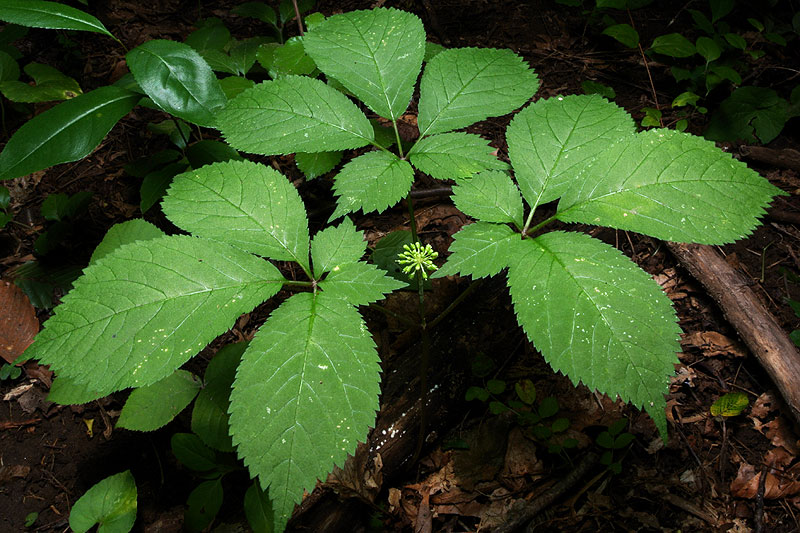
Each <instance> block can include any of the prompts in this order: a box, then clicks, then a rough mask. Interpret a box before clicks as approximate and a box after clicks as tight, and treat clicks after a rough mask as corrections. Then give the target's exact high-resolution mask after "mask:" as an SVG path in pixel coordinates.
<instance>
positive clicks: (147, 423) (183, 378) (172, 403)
mask: <svg viewBox="0 0 800 533" xmlns="http://www.w3.org/2000/svg"><path fill="white" fill-rule="evenodd" d="M200 385H201V383H200V380H199V379H198V378H197V376H195V375H194V374H192V373H191V372H189V371H187V370H180V369H179V370H176V371H175V372H173V373H172V374H171V375H169V376H167V377H165V378H164V379H162V380H161V381H157V382H155V383H153V384H152V385H145V386H144V387H140V388H138V389H134V390H133V392H131V394H130V396H128V399H127V401H126V402H125V405H124V406H123V407H122V412H121V413H120V415H119V420H118V421H117V427H121V428H125V429H131V430H134V431H155V430H156V429H158V428H160V427H162V426H165V425H167V424H168V423H169V422H171V421H172V419H173V418H175V417H176V416H178V413H180V412H181V411H183V410H184V409H185V408H186V406H187V405H189V403H190V402H191V401H192V400H194V397H195V396H197V393H198V392H200Z"/></svg>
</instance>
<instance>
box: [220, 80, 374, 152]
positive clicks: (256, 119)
mask: <svg viewBox="0 0 800 533" xmlns="http://www.w3.org/2000/svg"><path fill="white" fill-rule="evenodd" d="M323 104H324V105H323ZM217 121H218V123H219V126H220V129H221V130H222V133H223V135H224V136H225V138H226V140H227V141H228V143H230V144H231V146H233V147H234V148H236V149H237V150H241V151H244V152H250V153H256V154H263V155H275V154H291V153H294V152H329V151H331V150H347V149H350V148H358V147H360V146H365V145H367V144H369V143H370V142H371V141H372V139H373V135H374V134H373V131H372V125H371V124H370V123H369V120H367V117H365V116H364V114H363V113H362V112H361V111H360V110H359V109H358V108H357V107H356V105H355V104H354V103H353V102H351V101H350V100H349V99H348V98H347V97H346V96H345V95H343V94H342V93H340V92H339V91H337V90H336V89H332V88H330V87H328V86H327V85H325V84H324V83H323V82H321V81H319V80H316V79H311V78H307V77H305V76H286V77H284V78H280V79H277V80H274V81H267V82H264V83H261V84H259V85H256V86H255V87H253V88H252V89H248V90H246V91H243V92H242V93H241V94H240V95H239V96H237V97H236V98H234V99H233V100H231V101H230V102H229V103H228V105H227V107H225V109H223V110H222V111H221V112H220V113H219V115H218V117H217Z"/></svg>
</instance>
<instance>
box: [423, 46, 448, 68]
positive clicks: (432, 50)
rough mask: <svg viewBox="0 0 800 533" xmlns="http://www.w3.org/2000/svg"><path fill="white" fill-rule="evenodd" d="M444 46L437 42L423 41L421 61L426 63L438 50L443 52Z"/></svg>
mask: <svg viewBox="0 0 800 533" xmlns="http://www.w3.org/2000/svg"><path fill="white" fill-rule="evenodd" d="M445 50H446V48H445V47H444V46H442V45H441V44H439V43H432V42H430V41H428V42H426V43H425V56H424V57H423V58H422V61H423V62H425V63H427V62H428V61H430V60H431V59H433V58H434V56H436V55H437V54H438V53H439V52H444V51H445Z"/></svg>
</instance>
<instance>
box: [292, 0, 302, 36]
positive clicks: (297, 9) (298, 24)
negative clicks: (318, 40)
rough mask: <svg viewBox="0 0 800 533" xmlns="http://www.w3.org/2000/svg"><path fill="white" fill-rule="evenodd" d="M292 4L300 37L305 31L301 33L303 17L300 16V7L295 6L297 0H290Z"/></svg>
mask: <svg viewBox="0 0 800 533" xmlns="http://www.w3.org/2000/svg"><path fill="white" fill-rule="evenodd" d="M292 5H293V6H294V14H295V16H297V30H298V31H299V32H300V36H301V37H302V36H303V35H305V33H303V19H302V18H301V17H300V8H299V7H297V0H292Z"/></svg>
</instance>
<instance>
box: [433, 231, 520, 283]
mask: <svg viewBox="0 0 800 533" xmlns="http://www.w3.org/2000/svg"><path fill="white" fill-rule="evenodd" d="M453 239H454V241H453V244H451V245H450V257H448V258H447V262H446V263H445V264H444V265H443V266H442V268H440V269H439V270H437V271H436V272H434V273H433V274H431V277H432V278H441V277H444V276H452V275H453V274H461V275H462V276H466V275H471V276H472V277H473V278H483V277H486V276H494V275H495V274H497V273H498V272H500V271H501V270H503V269H504V268H505V267H506V266H508V261H509V257H510V255H509V254H510V253H513V251H514V248H513V246H514V243H515V241H518V240H520V236H519V233H515V232H514V230H512V229H511V228H509V227H508V226H505V225H499V224H490V223H488V222H476V223H474V224H470V225H468V226H464V227H463V228H461V230H460V231H459V232H458V233H456V234H455V235H453Z"/></svg>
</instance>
